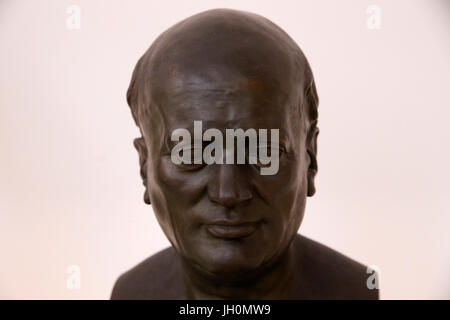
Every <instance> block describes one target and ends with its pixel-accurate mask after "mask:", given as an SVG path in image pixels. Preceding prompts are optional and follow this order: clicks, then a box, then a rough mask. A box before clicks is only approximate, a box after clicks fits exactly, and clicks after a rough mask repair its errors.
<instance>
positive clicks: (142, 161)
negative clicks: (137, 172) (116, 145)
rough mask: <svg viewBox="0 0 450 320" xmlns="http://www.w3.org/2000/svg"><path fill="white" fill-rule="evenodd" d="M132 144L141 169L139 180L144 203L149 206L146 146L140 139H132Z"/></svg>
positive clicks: (142, 139)
mask: <svg viewBox="0 0 450 320" xmlns="http://www.w3.org/2000/svg"><path fill="white" fill-rule="evenodd" d="M133 144H134V147H135V148H136V150H137V152H138V154H139V166H140V168H141V178H142V183H143V185H144V188H145V191H144V202H145V203H146V204H150V194H149V192H148V187H147V158H148V152H147V146H146V145H145V140H144V138H142V137H141V138H136V139H134V141H133Z"/></svg>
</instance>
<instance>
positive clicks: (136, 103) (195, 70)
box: [127, 9, 317, 125]
mask: <svg viewBox="0 0 450 320" xmlns="http://www.w3.org/2000/svg"><path fill="white" fill-rule="evenodd" d="M218 87H220V88H221V90H225V91H227V90H228V91H229V92H233V93H236V92H240V91H245V90H247V91H253V92H255V93H259V94H260V96H261V99H263V100H265V101H268V102H270V103H273V104H285V103H286V101H287V100H289V101H290V104H294V105H298V107H299V108H300V112H301V113H304V114H306V117H305V118H306V120H307V121H308V122H309V124H311V123H314V124H315V121H316V119H317V94H316V90H315V85H314V79H313V76H312V72H311V69H310V67H309V64H308V62H307V60H306V58H305V56H304V55H303V53H302V51H301V50H300V48H299V47H298V46H297V44H296V43H295V42H294V41H293V40H292V39H291V38H290V37H289V36H288V35H287V34H286V33H285V32H284V31H283V30H281V29H280V28H279V27H278V26H276V25H275V24H273V23H272V22H271V21H269V20H268V19H265V18H263V17H261V16H259V15H256V14H252V13H247V12H242V11H235V10H229V9H216V10H210V11H206V12H202V13H200V14H197V15H194V16H192V17H189V18H187V19H185V20H183V21H181V22H179V23H178V24H176V25H174V26H173V27H171V28H170V29H168V30H166V31H165V32H164V33H163V34H161V35H160V36H159V37H158V39H157V40H156V41H155V42H154V43H153V44H152V45H151V47H150V48H149V49H148V50H147V52H146V53H145V54H144V55H143V56H142V57H141V59H140V60H139V61H138V63H137V65H136V67H135V70H134V73H133V77H132V80H131V84H130V87H129V89H128V93H127V100H128V104H129V105H130V107H131V110H132V114H133V117H134V119H135V121H136V124H137V125H139V123H140V119H141V117H143V116H144V115H145V114H147V113H148V111H149V110H150V109H151V107H152V105H154V104H162V103H161V102H160V101H164V99H166V98H167V96H168V95H186V94H189V93H190V92H198V91H203V92H210V93H211V92H212V93H213V92H214V91H217V88H218ZM281 100H282V101H281Z"/></svg>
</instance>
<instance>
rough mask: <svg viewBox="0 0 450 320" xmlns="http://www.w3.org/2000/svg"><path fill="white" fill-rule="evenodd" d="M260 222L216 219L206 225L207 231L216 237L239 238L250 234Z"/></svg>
mask: <svg viewBox="0 0 450 320" xmlns="http://www.w3.org/2000/svg"><path fill="white" fill-rule="evenodd" d="M259 224H260V222H259V221H257V222H232V221H217V222H213V223H211V224H207V225H206V229H207V230H208V232H209V233H210V234H211V235H213V236H214V237H216V238H222V239H241V238H245V237H248V236H250V235H251V234H252V233H253V232H255V230H256V229H257V228H258V226H259Z"/></svg>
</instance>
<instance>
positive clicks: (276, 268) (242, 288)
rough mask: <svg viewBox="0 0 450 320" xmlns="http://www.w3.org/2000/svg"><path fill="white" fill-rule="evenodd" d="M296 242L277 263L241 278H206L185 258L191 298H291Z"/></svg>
mask: <svg viewBox="0 0 450 320" xmlns="http://www.w3.org/2000/svg"><path fill="white" fill-rule="evenodd" d="M293 251H294V249H293V243H292V242H291V244H290V245H289V246H288V248H287V249H286V250H285V251H284V252H283V253H282V254H281V255H279V256H278V257H277V258H276V259H275V261H273V262H272V263H269V264H267V266H264V267H261V268H260V269H258V270H255V271H251V272H247V273H245V274H244V275H243V276H242V277H240V278H237V279H236V278H235V279H231V280H230V279H225V278H224V277H218V276H211V275H206V273H204V272H201V271H200V270H198V269H197V268H195V267H192V266H191V264H190V263H189V262H187V261H185V260H184V259H182V270H183V272H182V273H183V279H184V285H185V288H186V295H187V298H188V299H229V298H234V299H282V298H289V296H290V294H291V292H292V289H293V287H294V286H295V283H294V281H293V280H294V273H295V270H296V269H297V268H296V266H295V261H296V260H295V259H294V258H293V256H294V254H293Z"/></svg>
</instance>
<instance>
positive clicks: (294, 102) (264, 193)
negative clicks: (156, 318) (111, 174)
mask: <svg viewBox="0 0 450 320" xmlns="http://www.w3.org/2000/svg"><path fill="white" fill-rule="evenodd" d="M127 100H128V104H129V105H130V107H131V111H132V115H133V118H134V120H135V122H136V124H137V126H138V127H139V129H140V132H141V134H142V137H139V138H137V139H135V141H134V145H135V147H136V149H137V151H138V153H139V159H140V166H141V176H142V179H143V184H144V187H145V193H144V201H145V202H146V203H148V204H150V203H151V205H152V206H153V209H154V212H155V215H156V217H157V219H158V222H159V224H160V226H161V228H162V229H163V231H164V233H165V235H166V236H167V238H168V239H169V241H170V242H171V244H172V247H171V248H168V249H165V250H163V251H161V252H159V253H157V254H155V255H153V256H152V257H150V258H148V259H147V260H145V261H143V262H142V263H140V264H139V265H138V266H136V267H134V268H133V269H131V270H130V271H128V272H126V273H124V274H123V275H122V276H121V277H120V278H119V279H118V281H117V282H116V284H115V286H114V289H113V293H112V297H111V298H112V299H243V298H244V299H314V298H318V299H334V298H341V299H377V298H378V290H370V289H368V288H367V285H366V279H367V277H368V275H367V273H366V267H364V266H363V265H361V264H359V263H357V262H355V261H353V260H351V259H349V258H347V257H345V256H343V255H341V254H339V253H338V252H336V251H334V250H332V249H330V248H327V247H325V246H323V245H321V244H319V243H317V242H315V241H312V240H310V239H307V238H305V237H303V236H300V235H298V234H297V231H298V229H299V227H300V224H301V222H302V218H303V214H304V209H305V204H306V198H307V196H312V195H313V194H314V193H315V187H314V177H315V175H316V172H317V160H316V153H317V135H318V132H319V130H318V128H317V120H318V113H317V106H318V96H317V92H316V88H315V84H314V78H313V75H312V72H311V69H310V66H309V64H308V62H307V60H306V58H305V56H304V55H303V53H302V51H301V50H300V48H299V47H298V46H297V44H296V43H295V42H294V41H293V40H292V39H291V38H290V37H289V36H288V35H287V34H286V33H285V32H284V31H283V30H281V29H280V28H279V27H278V26H276V25H275V24H273V23H272V22H271V21H269V20H267V19H265V18H263V17H261V16H259V15H256V14H251V13H247V12H241V11H235V10H229V9H216V10H210V11H206V12H202V13H200V14H197V15H194V16H192V17H190V18H187V19H185V20H183V21H181V22H180V23H178V24H176V25H175V26H173V27H171V28H170V29H168V30H167V31H165V32H164V33H163V34H161V36H159V37H158V39H157V40H155V42H154V43H153V44H152V46H151V47H150V48H149V49H148V50H147V52H146V53H145V54H144V55H143V56H142V57H141V59H140V60H139V61H138V63H137V65H136V67H135V70H134V72H133V76H132V80H131V84H130V87H129V90H128V93H127ZM196 120H201V121H202V123H203V127H204V128H205V129H206V128H217V129H218V130H219V131H225V130H226V129H228V128H244V130H245V129H246V128H256V129H270V128H279V132H280V142H279V169H278V171H277V173H276V174H274V175H268V176H265V175H261V174H260V170H261V165H260V163H258V164H256V165H254V164H245V165H242V164H217V163H216V164H211V165H205V164H204V163H202V164H200V163H196V164H189V165H179V164H175V163H173V161H171V150H172V148H173V142H172V141H171V140H170V133H171V132H173V131H174V130H175V129H177V128H187V129H188V130H190V131H192V130H193V123H194V122H195V121H196Z"/></svg>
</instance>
